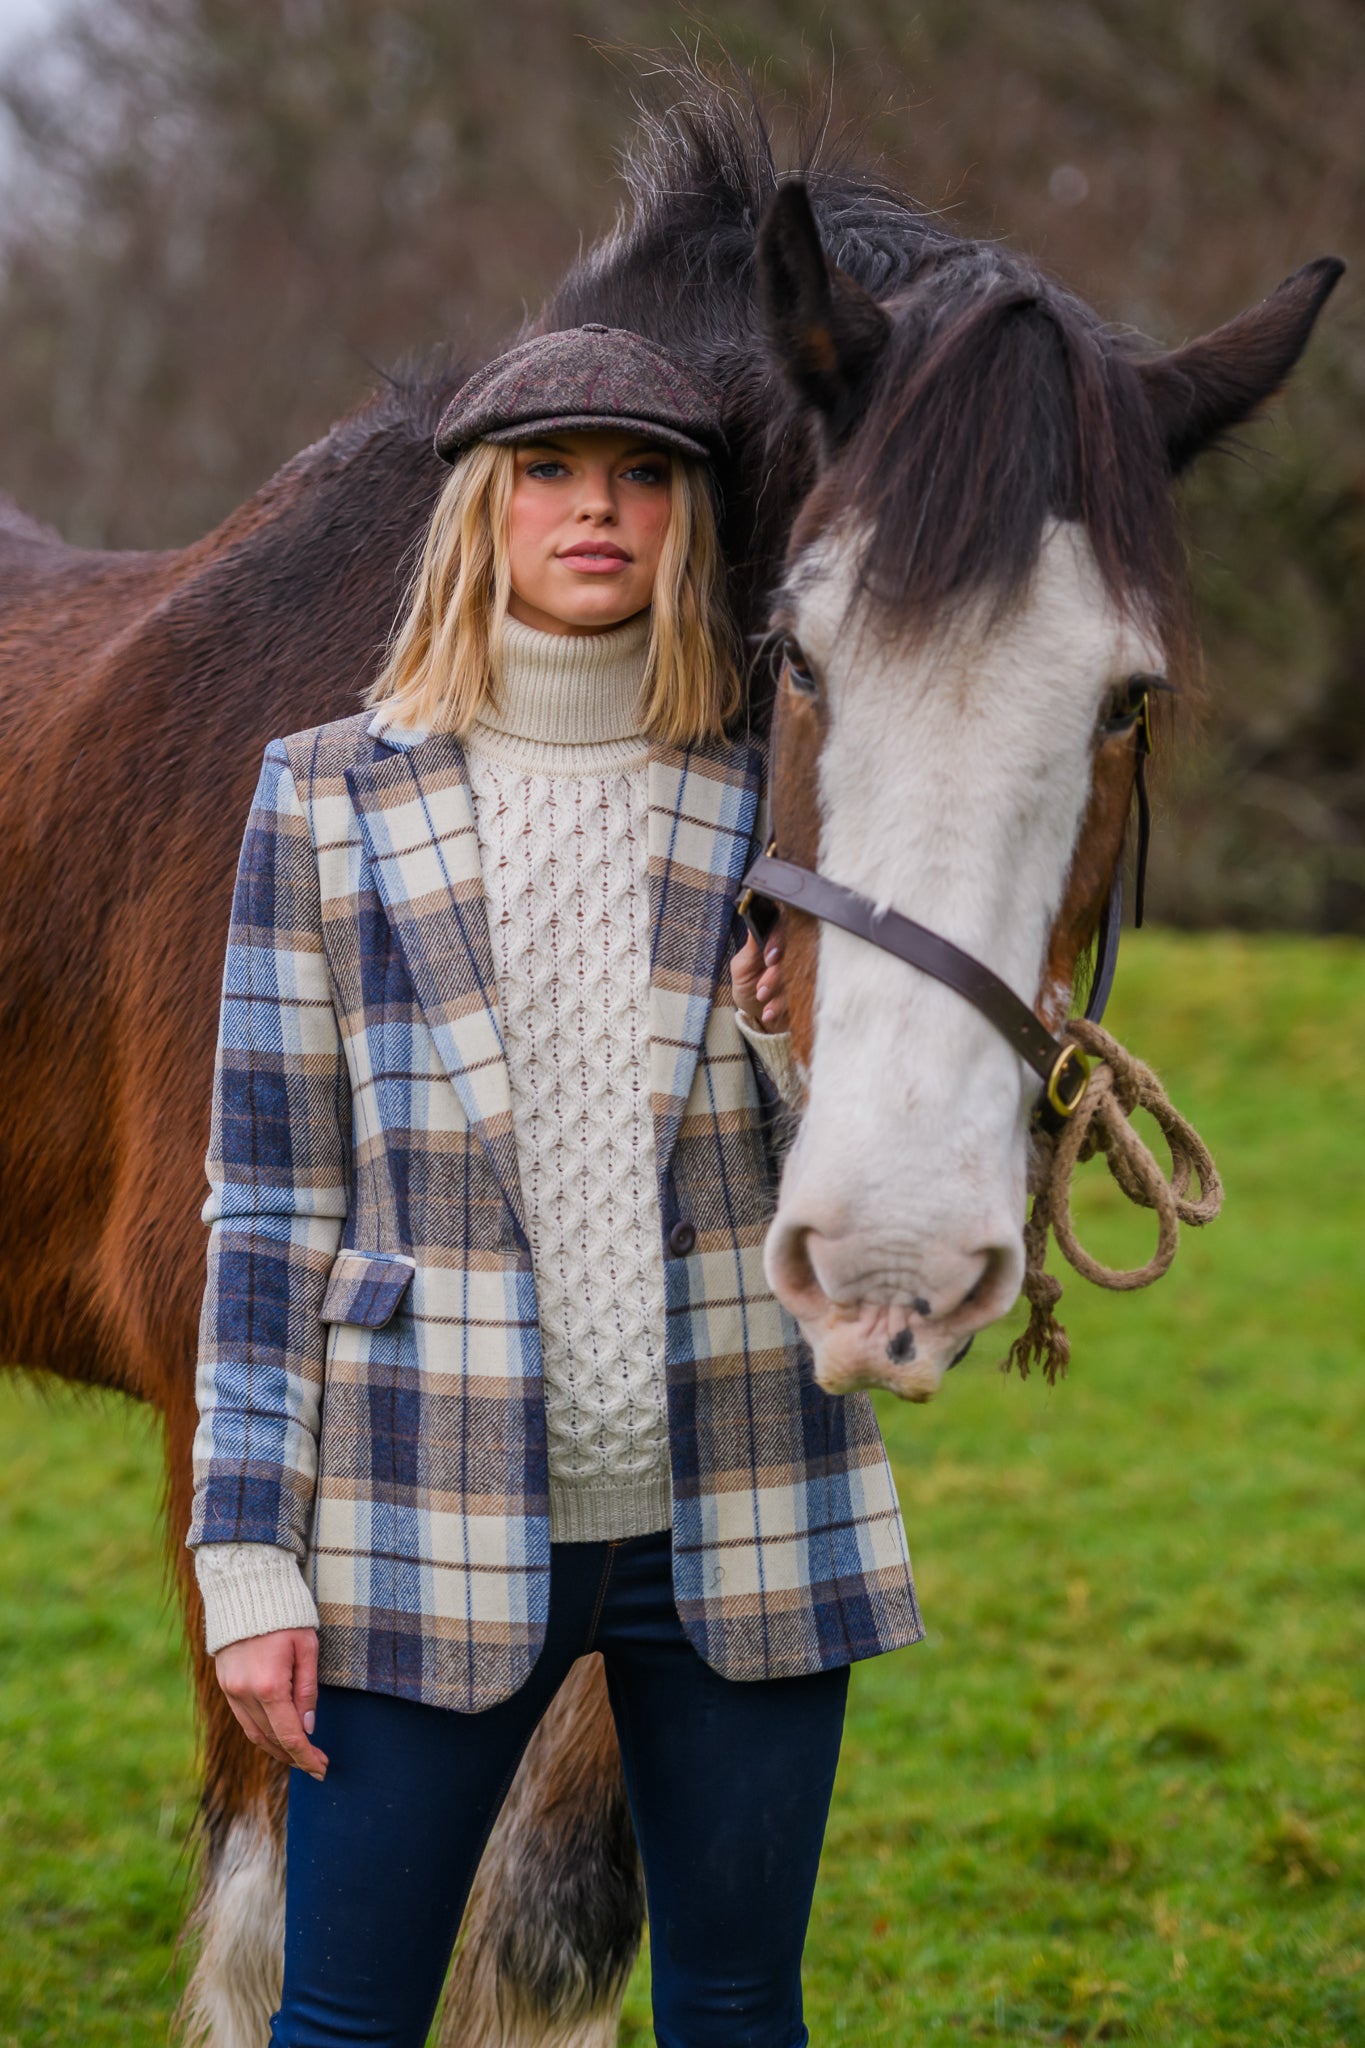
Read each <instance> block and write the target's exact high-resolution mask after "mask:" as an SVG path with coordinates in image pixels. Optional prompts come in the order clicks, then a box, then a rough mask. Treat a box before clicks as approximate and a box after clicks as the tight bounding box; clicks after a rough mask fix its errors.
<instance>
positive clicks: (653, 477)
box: [625, 463, 665, 484]
mask: <svg viewBox="0 0 1365 2048" xmlns="http://www.w3.org/2000/svg"><path fill="white" fill-rule="evenodd" d="M625 474H626V475H627V476H629V477H635V478H636V479H637V481H639V482H642V483H647V484H661V483H663V482H664V481H665V475H664V471H663V470H661V469H659V468H656V467H655V466H654V465H653V464H650V463H644V464H640V465H637V466H636V467H635V468H634V469H628V470H626V472H625Z"/></svg>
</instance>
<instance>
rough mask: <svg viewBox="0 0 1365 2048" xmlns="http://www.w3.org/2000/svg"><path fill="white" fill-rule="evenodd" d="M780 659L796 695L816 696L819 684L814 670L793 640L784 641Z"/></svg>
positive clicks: (818, 692) (818, 691)
mask: <svg viewBox="0 0 1365 2048" xmlns="http://www.w3.org/2000/svg"><path fill="white" fill-rule="evenodd" d="M782 659H783V662H784V664H785V666H786V670H787V675H788V677H789V679H790V681H791V686H792V688H793V689H794V690H795V691H796V693H797V695H798V696H799V697H818V696H819V694H820V685H819V683H818V681H817V680H816V677H815V672H814V670H813V669H812V668H811V665H810V663H809V662H808V661H807V660H806V657H805V655H804V654H803V653H802V651H801V648H800V646H799V645H798V643H797V642H796V641H795V640H787V641H786V642H784V644H783V648H782Z"/></svg>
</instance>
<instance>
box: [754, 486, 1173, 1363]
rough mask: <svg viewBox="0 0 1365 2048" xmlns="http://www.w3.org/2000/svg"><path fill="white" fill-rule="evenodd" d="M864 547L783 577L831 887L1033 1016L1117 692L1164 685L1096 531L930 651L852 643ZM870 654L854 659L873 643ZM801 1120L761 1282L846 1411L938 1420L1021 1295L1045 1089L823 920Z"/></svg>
mask: <svg viewBox="0 0 1365 2048" xmlns="http://www.w3.org/2000/svg"><path fill="white" fill-rule="evenodd" d="M858 553H859V544H858V541H857V538H856V537H854V536H848V535H845V536H843V537H842V538H836V539H833V540H832V539H831V538H830V537H829V536H826V537H824V538H823V539H822V540H821V542H819V543H818V544H817V545H816V547H814V548H813V549H812V550H811V552H810V553H809V554H808V555H807V556H806V557H805V559H804V560H803V561H802V562H801V563H800V564H799V565H798V568H797V571H796V573H795V574H794V575H793V576H792V577H791V579H790V580H789V593H790V596H789V608H791V609H793V610H794V612H795V625H796V637H797V639H798V640H799V642H800V644H801V646H802V648H803V650H804V651H805V653H806V655H807V657H808V659H809V660H810V662H811V664H812V666H813V667H814V668H815V669H816V671H817V672H818V674H819V675H820V677H821V679H822V682H823V687H824V691H825V697H826V702H827V707H828V728H827V733H826V738H825V742H824V745H823V748H822V751H821V757H820V770H819V788H820V804H821V817H822V826H821V836H820V853H819V863H818V865H819V868H820V871H821V873H822V874H825V875H828V876H829V877H830V878H831V879H832V880H834V881H838V882H843V883H845V884H847V885H848V886H849V887H851V888H854V889H857V890H860V891H862V892H863V893H864V894H865V895H867V896H870V897H871V898H872V899H873V901H874V902H875V903H876V904H877V905H878V906H879V907H885V906H890V907H892V908H894V909H896V910H899V911H902V912H903V913H904V914H905V915H906V916H908V917H912V918H915V919H917V920H918V922H919V923H921V924H924V925H927V926H928V927H929V928H930V930H932V931H935V932H938V933H940V934H941V935H942V936H943V937H945V938H947V939H951V940H952V941H953V942H954V944H956V945H958V946H961V947H962V948H964V949H965V950H966V951H967V952H968V953H971V954H973V955H974V956H975V957H976V958H977V959H978V960H981V961H984V962H985V963H986V965H987V966H989V967H992V968H993V969H994V970H995V972H996V973H997V974H998V975H1000V976H1001V977H1002V978H1003V979H1004V980H1005V981H1006V982H1008V983H1009V985H1010V987H1011V988H1012V989H1013V990H1014V991H1015V993H1016V994H1017V995H1019V996H1021V997H1022V998H1023V1000H1024V1001H1025V1002H1027V1003H1029V1004H1030V1005H1032V1004H1033V1002H1034V1001H1035V998H1036V997H1037V994H1038V989H1039V983H1040V980H1041V977H1042V973H1043V967H1044V963H1045V959H1046V950H1047V943H1048V938H1049V935H1050V932H1051V929H1052V926H1053V923H1054V921H1055V919H1056V916H1057V913H1058V910H1059V908H1060V906H1061V902H1062V896H1063V892H1064V888H1065V884H1066V880H1067V875H1068V872H1069V869H1070V866H1071V859H1072V854H1073V850H1074V848H1075V844H1076V839H1077V836H1078V833H1079V830H1080V824H1081V819H1082V816H1083V814H1084V811H1085V806H1086V802H1087V799H1088V797H1089V793H1090V785H1091V777H1092V770H1093V756H1094V745H1095V733H1096V727H1097V724H1098V722H1099V720H1100V718H1101V717H1102V715H1103V712H1104V708H1105V705H1106V702H1107V700H1108V697H1109V694H1110V692H1111V691H1112V690H1113V689H1114V687H1115V685H1116V684H1118V683H1120V682H1121V681H1122V680H1123V679H1124V678H1125V677H1127V676H1128V675H1131V674H1134V673H1136V672H1138V671H1143V670H1145V671H1151V670H1152V669H1154V668H1156V667H1158V666H1159V665H1160V654H1159V650H1157V649H1155V648H1154V647H1153V646H1152V644H1151V643H1150V641H1148V640H1145V639H1144V638H1142V637H1141V636H1139V635H1138V634H1137V633H1136V632H1135V630H1134V628H1133V627H1132V626H1131V625H1130V624H1128V623H1127V622H1126V621H1125V620H1124V619H1123V618H1122V617H1121V615H1120V614H1119V613H1118V611H1117V610H1116V608H1115V606H1114V604H1113V602H1112V600H1111V599H1110V598H1109V596H1108V595H1107V593H1106V592H1105V590H1104V587H1103V584H1102V582H1101V580H1100V577H1099V574H1098V572H1097V570H1096V567H1095V563H1094V558H1093V556H1092V554H1091V550H1090V545H1089V542H1088V540H1087V539H1086V537H1085V534H1084V532H1083V530H1082V529H1080V528H1079V527H1077V526H1074V525H1071V524H1069V523H1067V524H1063V523H1054V524H1053V525H1052V526H1051V527H1050V528H1049V529H1048V532H1047V534H1046V535H1045V538H1044V542H1043V547H1042V552H1041V556H1040V560H1039V564H1038V569H1037V573H1036V575H1035V577H1034V579H1033V581H1032V584H1031V586H1030V588H1029V590H1028V591H1027V593H1026V595H1025V597H1024V599H1023V601H1022V602H1021V603H1020V605H1019V606H1018V607H1017V609H1015V610H1014V611H1013V612H1012V613H1011V614H1010V615H1009V616H1008V617H1007V618H1005V619H1004V620H1003V621H999V622H997V623H996V624H995V625H994V626H986V625H983V623H982V614H981V613H980V612H979V611H978V612H976V613H975V614H974V615H973V616H972V617H971V618H967V617H965V616H964V617H963V618H960V619H958V620H957V621H955V622H954V623H953V624H952V625H950V626H949V627H948V628H946V629H945V630H943V631H941V632H939V633H937V634H936V635H935V636H934V637H933V638H932V639H931V640H928V641H926V642H925V643H922V644H912V645H909V646H897V645H896V644H894V643H888V642H885V641H881V640H879V639H878V637H877V636H876V635H875V634H874V633H872V632H867V633H866V634H860V633H859V630H858V627H859V623H860V619H859V614H858V612H857V610H856V608H854V609H849V608H848V594H849V591H850V590H851V588H852V580H853V569H854V566H855V564H856V561H857V559H858ZM860 643H861V644H860ZM818 947H819V951H818V964H817V971H816V981H815V1018H814V1045H813V1049H812V1055H811V1066H810V1072H809V1075H808V1083H809V1091H808V1098H807V1105H806V1109H805V1112H804V1114H803V1116H802V1120H801V1125H800V1129H799V1132H798V1135H797V1138H796V1140H795V1142H794V1144H793V1146H792V1148H791V1151H790V1153H789V1155H788V1158H787V1163H786V1168H785V1171H784V1173H783V1178H782V1190H781V1199H780V1202H779V1206H778V1210H777V1215H776V1217H775V1218H774V1221H773V1224H772V1227H771V1229H770V1231H769V1234H768V1239H767V1244H766V1251H765V1262H766V1270H767V1274H768V1280H769V1284H770V1285H771V1286H772V1288H773V1290H774V1292H775V1293H776V1294H777V1295H778V1297H779V1299H781V1300H782V1301H783V1302H784V1303H785V1304H786V1306H787V1307H788V1308H789V1309H790V1310H791V1311H792V1313H793V1314H794V1315H795V1316H796V1317H797V1318H798V1320H799V1321H800V1322H801V1324H802V1327H803V1329H804V1331H805V1334H806V1336H807V1337H808V1339H809V1341H810V1343H811V1345H812V1348H813V1350H814V1353H815V1362H816V1375H817V1377H818V1379H819V1381H820V1384H821V1385H822V1386H824V1387H826V1388H828V1389H829V1390H830V1391H831V1392H845V1391H847V1390H848V1389H849V1388H852V1387H858V1386H881V1387H889V1388H891V1389H892V1390H893V1391H895V1392H896V1393H899V1394H902V1395H905V1396H906V1397H907V1398H909V1399H912V1400H927V1399H928V1397H929V1396H930V1394H932V1393H933V1392H934V1391H935V1389H936V1388H937V1387H938V1385H939V1382H940V1381H941V1379H942V1377H943V1374H944V1372H945V1370H946V1369H947V1367H948V1366H949V1365H950V1364H951V1363H952V1362H953V1360H954V1358H955V1357H956V1356H957V1355H958V1354H959V1353H960V1352H961V1351H962V1349H963V1348H964V1347H965V1345H966V1343H967V1341H968V1340H969V1338H970V1337H971V1336H972V1335H973V1334H974V1333H975V1331H977V1330H979V1329H981V1328H983V1327H984V1326H985V1325H986V1324H987V1323H991V1322H994V1321H995V1320H996V1318H997V1317H999V1316H1001V1315H1003V1314H1004V1313H1005V1311H1006V1310H1007V1309H1008V1308H1009V1307H1010V1306H1011V1305H1012V1303H1013V1302H1014V1300H1015V1299H1016V1297H1017V1295H1018V1292H1019V1286H1020V1282H1021V1280H1022V1277H1023V1242H1022V1232H1023V1221H1024V1211H1025V1193H1026V1190H1025V1178H1026V1167H1027V1132H1028V1116H1029V1111H1030V1109H1031V1107H1032V1104H1033V1102H1034V1100H1035V1099H1036V1096H1037V1093H1038V1088H1039V1085H1040V1084H1039V1081H1038V1078H1037V1076H1036V1075H1035V1074H1034V1073H1033V1071H1032V1069H1030V1068H1028V1067H1026V1066H1025V1064H1024V1062H1023V1061H1022V1060H1021V1059H1020V1058H1019V1056H1018V1054H1017V1053H1015V1052H1014V1051H1012V1050H1011V1048H1010V1047H1009V1045H1008V1044H1007V1043H1006V1041H1005V1039H1004V1038H1003V1037H1002V1036H1001V1034H1000V1033H999V1032H998V1031H997V1030H996V1028H995V1026H994V1025H992V1024H990V1023H988V1022H987V1021H986V1019H985V1018H984V1017H982V1016H981V1015H980V1013H979V1012H978V1011H977V1010H976V1009H974V1008H973V1007H972V1005H971V1004H969V1003H968V1002H967V1001H966V1000H965V999H964V998H963V997H962V996H960V995H958V994H957V993H956V992H955V991H954V990H952V989H949V988H946V987H944V986H943V985H942V984H941V983H939V982H937V981H935V980H933V979H932V978H931V977H930V976H929V975H927V974H925V973H923V972H922V971H921V970H920V969H918V968H915V967H911V966H909V965H907V963H906V962H905V961H903V960H898V959H896V958H895V957H894V956H892V955H891V954H889V953H885V952H883V951H881V950H880V949H879V948H878V947H875V946H873V945H870V944H869V943H868V942H867V941H866V940H864V939H860V938H858V937H856V936H855V935H854V934H852V933H849V932H845V931H842V930H840V929H839V928H838V927H837V926H835V925H830V924H822V925H821V926H820V928H819V938H818Z"/></svg>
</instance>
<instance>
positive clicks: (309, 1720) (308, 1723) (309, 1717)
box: [303, 1707, 313, 1735]
mask: <svg viewBox="0 0 1365 2048" xmlns="http://www.w3.org/2000/svg"><path fill="white" fill-rule="evenodd" d="M303 1726H304V1732H305V1734H308V1735H311V1734H312V1732H313V1710H312V1708H311V1707H310V1708H309V1709H308V1712H307V1713H306V1714H305V1715H304V1717H303Z"/></svg>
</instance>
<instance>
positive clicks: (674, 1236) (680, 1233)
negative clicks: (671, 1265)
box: [668, 1223, 697, 1259]
mask: <svg viewBox="0 0 1365 2048" xmlns="http://www.w3.org/2000/svg"><path fill="white" fill-rule="evenodd" d="M696 1241H697V1233H696V1231H695V1230H694V1229H693V1228H692V1225H691V1224H690V1223H675V1224H674V1225H673V1228H672V1229H671V1230H670V1231H669V1233H668V1249H669V1250H670V1251H671V1252H674V1253H676V1254H677V1256H678V1257H679V1258H680V1259H685V1258H686V1257H687V1254H688V1253H689V1252H690V1251H691V1249H692V1247H693V1245H694V1244H695V1243H696Z"/></svg>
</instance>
